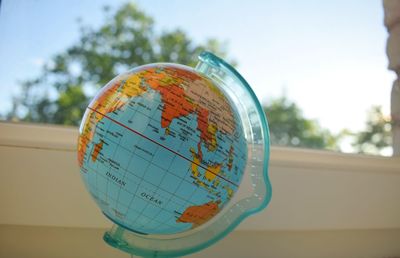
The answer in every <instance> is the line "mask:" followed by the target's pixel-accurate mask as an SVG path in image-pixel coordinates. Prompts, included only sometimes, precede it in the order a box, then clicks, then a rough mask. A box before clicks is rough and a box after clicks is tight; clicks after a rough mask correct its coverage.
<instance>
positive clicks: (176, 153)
mask: <svg viewBox="0 0 400 258" xmlns="http://www.w3.org/2000/svg"><path fill="white" fill-rule="evenodd" d="M87 108H88V109H90V110H92V111H93V112H95V113H97V114H99V115H102V116H103V117H105V118H107V119H108V120H110V121H111V122H114V123H116V124H117V125H119V126H122V127H124V128H126V129H128V130H129V131H131V132H133V133H135V134H137V135H139V136H141V137H143V138H145V139H147V140H149V141H151V142H153V143H155V144H157V145H158V146H160V147H163V148H164V149H166V150H168V151H170V152H172V153H174V154H175V155H177V156H179V157H181V158H183V159H185V160H187V161H189V162H191V163H193V164H195V165H197V166H199V167H201V168H202V169H204V170H206V171H207V172H209V173H211V174H213V175H215V176H217V177H219V178H221V179H222V180H225V181H226V182H228V183H230V184H232V185H234V186H236V187H239V186H238V185H237V184H235V183H233V182H232V181H230V180H228V179H226V178H225V177H222V176H220V175H218V174H216V173H214V172H212V171H211V170H209V169H207V168H206V167H204V166H203V165H201V164H198V163H196V162H193V161H192V160H190V159H188V158H186V157H185V156H183V155H182V154H180V153H178V152H176V151H174V150H172V149H170V148H168V147H167V146H164V145H162V144H161V143H159V142H157V141H155V140H153V139H151V138H149V137H147V136H146V135H144V134H142V133H139V132H138V131H136V130H134V129H132V128H129V127H128V126H126V125H124V124H122V123H120V122H118V121H117V120H115V119H113V118H111V117H109V116H107V115H106V114H103V113H101V112H100V111H98V110H96V109H93V108H91V107H87Z"/></svg>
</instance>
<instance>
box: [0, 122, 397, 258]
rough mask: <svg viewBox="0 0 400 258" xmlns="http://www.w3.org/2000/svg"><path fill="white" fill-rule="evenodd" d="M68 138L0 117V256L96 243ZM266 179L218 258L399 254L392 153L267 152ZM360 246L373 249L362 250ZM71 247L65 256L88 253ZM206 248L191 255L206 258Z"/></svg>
mask: <svg viewBox="0 0 400 258" xmlns="http://www.w3.org/2000/svg"><path fill="white" fill-rule="evenodd" d="M76 137H77V129H76V128H64V127H56V126H47V127H44V126H39V125H22V124H7V123H0V211H1V212H0V225H3V226H0V250H2V251H0V256H1V257H51V256H52V255H51V254H52V252H55V251H56V249H57V248H59V250H64V251H66V250H67V249H68V243H71V246H76V245H78V244H82V243H87V244H88V245H92V246H93V248H91V249H96V248H94V246H96V245H97V244H98V245H99V248H100V243H102V242H101V241H102V240H101V239H100V236H101V232H102V231H103V228H107V227H109V226H110V225H111V223H110V222H109V221H107V220H106V219H105V218H104V217H103V216H102V215H101V213H100V211H99V210H98V208H97V207H96V206H95V205H94V202H93V201H92V200H91V199H90V197H89V195H88V194H87V192H86V191H85V189H84V187H83V184H82V182H81V180H80V175H79V170H78V167H77V161H76V154H75V142H76ZM270 175H271V181H272V186H273V197H272V201H271V204H270V206H269V207H268V208H267V209H266V210H264V211H263V212H261V213H259V214H258V215H256V216H254V217H251V218H249V219H248V220H246V221H245V222H244V223H242V225H240V226H239V228H238V229H237V231H236V232H234V233H233V234H232V235H231V236H230V237H228V239H227V240H224V241H223V242H221V243H219V244H217V245H216V246H215V247H213V248H214V249H209V250H214V251H215V252H218V253H219V254H220V256H224V255H232V254H238V255H239V254H243V252H244V251H246V250H247V251H249V249H251V250H253V249H255V250H253V251H254V252H253V254H252V255H254V257H324V256H325V257H392V256H393V255H394V254H396V255H397V256H400V250H399V249H398V248H399V246H400V157H397V158H384V157H372V156H361V155H345V154H338V153H333V152H326V151H311V150H302V149H289V148H272V156H271V165H270ZM7 225H19V227H13V226H7ZM24 226H25V227H24ZM31 226H36V227H31ZM90 228H92V230H91V229H90ZM84 232H86V233H84ZM64 234H65V235H64ZM353 238H357V239H359V242H352V239H353ZM10 239H14V240H15V241H14V240H13V241H11V240H10ZM42 240H43V241H42ZM7 241H8V242H7ZM24 241H26V242H29V243H30V244H26V245H24V244H23V242H24ZM32 241H33V242H32ZM19 242H22V243H21V246H20V244H19ZM39 242H44V246H43V247H41V246H40V245H39ZM46 242H47V243H49V244H50V245H49V244H48V245H45V243H46ZM77 242H79V243H77ZM96 243H97V244H96ZM312 243H315V246H314V244H312ZM352 243H354V244H352ZM357 243H358V244H357ZM101 245H102V244H101ZM362 245H365V248H366V249H365V250H370V252H367V253H369V254H376V255H373V256H366V255H363V254H364V253H365V252H363V251H362V250H361V248H360V246H362ZM17 246H20V247H18V248H17ZM53 246H54V248H56V249H54V248H53ZM227 246H230V247H229V248H227ZM313 246H314V247H313ZM107 248H108V247H107ZM107 248H105V250H108V249H107ZM396 248H397V249H396ZM73 249H74V250H71V252H72V251H73V252H74V256H73V257H78V256H76V255H77V254H80V255H81V257H90V255H89V254H88V253H87V252H92V251H93V250H89V251H85V250H83V249H82V248H81V247H79V245H78V246H76V247H74V248H73ZM336 249H338V250H336ZM99 250H103V249H101V248H100V249H99ZM209 250H207V251H205V252H204V253H201V254H199V255H198V256H194V257H203V256H204V257H206V256H210V252H211V251H209ZM334 250H336V251H334ZM372 250H375V251H376V252H375V251H374V252H372ZM64 251H63V252H64ZM1 252H6V253H3V255H2V253H1ZM24 252H25V253H24ZM93 252H94V253H90V254H93V255H95V254H96V257H101V256H97V255H98V254H97V253H96V252H97V251H95V250H94V251H93ZM265 252H270V253H271V254H274V255H272V256H263V255H261V254H264V253H265ZM102 253H104V254H106V253H107V251H104V252H102ZM367 253H365V254H367ZM86 254H87V255H86ZM307 254H308V255H307ZM318 254H320V255H318ZM345 254H347V255H345ZM46 255H47V256H46ZM256 255H260V256H256ZM296 255H297V256H296ZM66 257H67V256H66ZM69 257H72V256H69ZM93 257H94V256H93ZM104 257H106V256H104ZM108 257H110V256H108ZM115 257H117V256H115ZM230 257H232V256H230ZM235 257H242V256H240V255H239V256H235ZM249 257H252V256H249Z"/></svg>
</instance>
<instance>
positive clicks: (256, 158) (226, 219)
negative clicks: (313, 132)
mask: <svg viewBox="0 0 400 258" xmlns="http://www.w3.org/2000/svg"><path fill="white" fill-rule="evenodd" d="M199 60H200V62H199V63H198V65H197V66H196V68H195V70H196V71H197V72H198V73H200V74H202V75H203V76H206V77H208V78H210V79H211V80H212V81H213V82H215V84H216V85H217V86H218V87H219V88H220V89H221V91H223V92H224V93H225V94H226V96H227V98H229V99H230V101H231V102H232V104H233V105H235V106H236V108H237V110H238V113H239V116H240V120H241V122H242V125H243V128H244V131H245V132H244V133H245V137H246V141H247V145H248V146H247V149H248V157H247V164H246V168H245V173H244V176H243V180H242V182H241V184H240V186H239V189H238V191H237V192H236V194H235V195H234V197H233V199H232V200H231V201H230V202H229V203H228V204H227V205H226V206H225V207H224V208H223V209H222V211H221V212H219V213H218V214H217V215H216V216H215V217H214V218H213V219H212V220H210V221H209V222H207V223H205V224H204V225H201V226H199V227H197V228H194V229H191V230H188V231H186V232H183V233H178V234H171V235H143V234H138V233H135V232H132V231H129V230H127V229H125V228H123V227H122V226H119V225H114V226H113V227H112V228H111V229H110V230H109V231H107V232H106V233H105V235H104V240H105V241H106V242H107V243H108V244H110V245H111V246H113V247H115V248H118V249H120V250H122V251H125V252H127V253H130V254H132V255H136V256H142V257H179V256H183V255H188V254H190V253H193V252H197V251H200V250H202V249H204V248H206V247H208V246H210V245H212V244H214V243H216V242H217V241H218V240H220V239H222V238H223V237H225V236H226V235H227V234H228V233H230V232H231V231H232V230H233V229H234V228H236V227H237V226H238V225H239V223H240V222H241V221H242V220H243V219H245V218H246V217H248V216H250V215H252V214H254V213H256V212H259V211H261V210H262V209H263V208H265V207H266V206H267V205H268V203H269V201H270V199H271V184H270V181H269V179H268V162H269V131H268V124H267V120H266V117H265V115H264V112H263V109H262V107H261V105H260V103H259V101H258V100H257V97H256V96H255V94H254V92H253V91H252V89H251V88H250V86H249V85H248V83H247V82H246V81H245V80H244V79H243V77H242V76H241V75H240V74H239V73H238V72H237V71H236V70H235V69H234V68H233V67H231V66H230V65H229V64H227V63H226V62H225V61H223V60H222V59H220V58H218V57H217V56H215V55H213V54H212V53H209V52H203V53H202V54H201V55H200V56H199Z"/></svg>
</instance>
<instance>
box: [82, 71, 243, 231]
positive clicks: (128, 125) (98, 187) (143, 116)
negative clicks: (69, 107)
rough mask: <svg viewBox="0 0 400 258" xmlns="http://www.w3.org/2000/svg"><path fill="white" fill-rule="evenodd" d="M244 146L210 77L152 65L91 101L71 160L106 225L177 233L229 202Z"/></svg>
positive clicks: (234, 116)
mask: <svg viewBox="0 0 400 258" xmlns="http://www.w3.org/2000/svg"><path fill="white" fill-rule="evenodd" d="M246 146H247V145H246V139H245V137H244V131H243V128H242V124H241V122H240V119H239V114H238V111H237V109H236V107H235V106H234V105H233V104H232V103H231V102H230V100H229V99H228V98H227V97H226V96H225V93H224V92H223V91H222V90H221V88H220V87H219V86H218V85H216V84H215V82H213V81H211V80H210V79H208V78H207V77H205V76H202V75H201V74H199V73H198V72H196V71H195V70H194V69H191V68H189V67H185V66H179V65H173V64H153V65H147V66H141V67H138V68H136V69H134V70H131V71H129V72H127V73H124V74H122V75H119V76H117V77H116V78H115V79H113V80H112V81H111V82H109V83H108V84H107V85H106V86H105V87H104V88H103V89H102V90H101V91H100V93H99V94H98V95H97V96H96V97H95V98H94V99H93V101H92V102H91V103H90V104H89V106H88V108H87V109H86V112H85V115H84V117H83V121H82V123H81V127H80V135H79V139H78V162H79V166H80V171H81V175H82V178H83V181H84V182H85V185H86V187H87V189H88V190H89V192H90V193H91V195H92V196H93V198H94V200H95V201H96V202H97V204H98V205H99V207H100V208H101V210H102V211H103V213H104V214H105V215H106V216H107V217H108V218H109V219H111V220H112V221H113V222H115V223H116V224H118V225H120V226H122V227H124V228H126V229H129V230H130V231H133V232H136V233H140V234H175V233H180V232H184V231H187V230H190V229H194V228H196V227H199V226H201V225H203V224H205V223H207V222H208V221H210V220H211V219H212V218H213V217H215V216H216V215H217V214H218V213H219V212H220V211H221V210H222V209H223V208H224V206H225V205H226V204H227V203H228V202H229V201H230V200H231V199H232V198H233V196H234V194H235V192H236V191H237V189H238V186H239V185H240V182H241V179H242V177H243V173H244V170H245V165H246V158H247V147H246Z"/></svg>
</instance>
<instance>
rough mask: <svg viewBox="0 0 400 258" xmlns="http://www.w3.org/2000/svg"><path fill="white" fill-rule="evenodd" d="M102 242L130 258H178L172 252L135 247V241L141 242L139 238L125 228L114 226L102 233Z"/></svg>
mask: <svg viewBox="0 0 400 258" xmlns="http://www.w3.org/2000/svg"><path fill="white" fill-rule="evenodd" d="M103 239H104V241H105V242H106V243H107V244H109V245H111V246H112V247H114V248H117V249H119V250H122V251H125V252H127V253H129V254H131V255H132V256H131V257H137V256H139V257H144V258H178V257H180V255H179V254H175V253H174V252H160V251H157V250H152V249H151V248H150V247H149V249H144V248H139V247H137V246H136V245H135V241H138V242H142V241H143V240H142V239H141V238H140V236H137V235H136V234H135V233H133V232H130V231H129V230H126V229H125V228H123V227H121V226H118V225H116V224H114V225H113V227H112V228H111V229H110V230H109V231H107V232H106V233H104V236H103Z"/></svg>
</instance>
